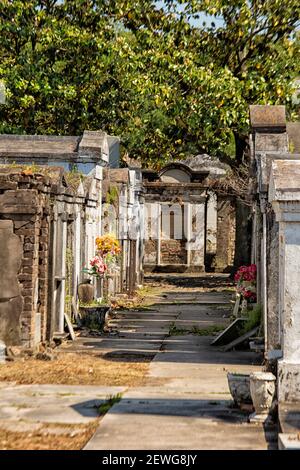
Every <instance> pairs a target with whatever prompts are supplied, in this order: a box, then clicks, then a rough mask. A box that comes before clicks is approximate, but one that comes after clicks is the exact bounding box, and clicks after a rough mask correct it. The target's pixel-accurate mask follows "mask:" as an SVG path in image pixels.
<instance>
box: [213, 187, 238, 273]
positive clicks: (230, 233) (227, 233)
mask: <svg viewBox="0 0 300 470" xmlns="http://www.w3.org/2000/svg"><path fill="white" fill-rule="evenodd" d="M217 210H218V218H217V252H216V263H215V270H216V272H228V271H230V270H231V269H232V266H233V258H234V248H235V202H234V200H233V199H232V198H230V197H227V196H226V197H223V196H220V195H218V202H217Z"/></svg>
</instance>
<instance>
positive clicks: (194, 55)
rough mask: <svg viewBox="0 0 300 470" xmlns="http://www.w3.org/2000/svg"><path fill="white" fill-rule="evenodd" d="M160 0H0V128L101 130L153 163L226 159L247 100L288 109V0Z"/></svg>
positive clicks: (291, 49)
mask: <svg viewBox="0 0 300 470" xmlns="http://www.w3.org/2000/svg"><path fill="white" fill-rule="evenodd" d="M164 3H165V5H164V7H163V8H162V6H161V4H162V2H159V3H157V2H155V1H151V0H149V1H142V0H137V1H133V0H126V1H123V0H113V1H109V0H60V1H57V0H2V1H1V4H0V33H1V34H0V80H1V79H2V80H4V82H5V85H6V90H7V99H6V104H5V105H0V132H2V133H3V132H13V133H34V134H38V133H43V134H44V133H45V134H80V133H81V132H82V131H83V130H84V129H103V130H106V131H107V132H109V133H112V134H115V135H120V136H121V137H122V141H123V152H124V153H125V154H128V155H129V156H130V157H134V158H140V159H141V160H142V161H143V163H144V165H160V164H162V163H163V162H165V161H166V160H170V159H173V158H180V157H183V156H185V155H186V154H190V153H197V152H201V151H205V152H207V153H210V154H212V155H217V154H231V155H232V154H233V153H234V143H235V140H234V138H236V141H237V139H240V138H241V137H242V136H243V135H244V134H245V133H247V129H248V105H249V104H251V103H256V104H286V105H287V109H288V112H289V113H290V116H291V117H293V111H294V107H293V103H292V94H293V86H294V83H295V82H294V79H295V78H296V77H297V76H298V75H299V69H300V67H299V35H298V33H297V28H298V26H299V17H300V4H299V2H298V0H289V2H281V0H264V1H262V0H252V1H249V0H231V1H223V0H203V1H200V0H199V1H198V0H189V1H183V0H181V1H174V0H165V2H164ZM199 14H200V15H201V18H203V14H206V15H209V16H208V20H207V24H202V22H201V21H200V20H199V19H198V20H197V17H198V16H199ZM214 18H216V19H215V23H214V22H213V21H214Z"/></svg>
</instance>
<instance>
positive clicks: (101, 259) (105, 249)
mask: <svg viewBox="0 0 300 470" xmlns="http://www.w3.org/2000/svg"><path fill="white" fill-rule="evenodd" d="M120 253H121V248H120V243H119V240H117V239H116V237H115V236H114V235H111V234H108V235H103V236H101V237H97V238H96V253H95V256H94V257H93V258H92V259H91V260H90V261H89V267H88V268H84V269H83V270H82V271H83V272H84V273H86V274H89V275H90V276H93V277H96V278H98V279H103V278H105V277H110V276H111V275H112V274H113V273H114V272H115V271H117V270H118V269H119V257H120Z"/></svg>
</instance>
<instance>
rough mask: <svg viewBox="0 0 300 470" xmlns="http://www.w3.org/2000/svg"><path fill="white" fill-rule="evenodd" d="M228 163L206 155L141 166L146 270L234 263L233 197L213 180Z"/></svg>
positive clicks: (221, 266) (193, 268) (220, 268)
mask: <svg viewBox="0 0 300 470" xmlns="http://www.w3.org/2000/svg"><path fill="white" fill-rule="evenodd" d="M227 171H228V168H227V166H226V165H224V164H222V163H221V162H220V161H219V160H217V159H215V160H214V159H213V158H211V157H209V156H208V155H198V156H195V157H191V158H190V159H189V160H186V161H183V162H174V163H171V164H168V165H166V166H165V167H164V168H162V169H161V170H160V171H159V172H154V171H150V170H143V186H144V194H145V248H144V249H145V255H144V269H145V271H161V272H163V271H165V272H168V271H169V272H203V271H207V270H208V271H218V272H222V271H225V272H226V271H227V272H228V271H230V270H231V269H232V267H233V263H234V244H235V198H234V197H231V196H227V195H225V196H224V195H221V193H219V192H218V190H217V189H216V185H215V184H214V183H216V182H217V181H218V180H221V179H222V178H224V177H225V176H226V173H227Z"/></svg>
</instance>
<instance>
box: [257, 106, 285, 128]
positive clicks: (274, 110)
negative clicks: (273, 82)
mask: <svg viewBox="0 0 300 470" xmlns="http://www.w3.org/2000/svg"><path fill="white" fill-rule="evenodd" d="M250 124H251V127H252V129H253V130H255V131H256V132H269V133H272V132H285V131H286V118H285V106H270V105H253V106H250Z"/></svg>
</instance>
